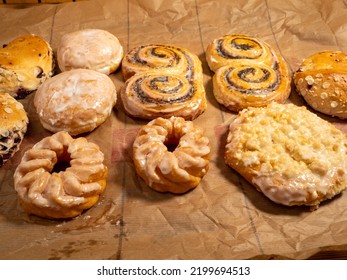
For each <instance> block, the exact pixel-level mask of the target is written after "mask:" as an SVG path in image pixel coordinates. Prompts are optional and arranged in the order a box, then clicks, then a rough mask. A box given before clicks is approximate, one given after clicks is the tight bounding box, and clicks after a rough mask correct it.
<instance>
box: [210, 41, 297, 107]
mask: <svg viewBox="0 0 347 280" xmlns="http://www.w3.org/2000/svg"><path fill="white" fill-rule="evenodd" d="M206 60H207V63H208V65H209V67H210V69H211V70H212V71H213V72H215V74H214V76H213V94H214V96H215V98H216V100H217V101H218V103H220V104H222V105H224V106H225V107H226V108H228V109H229V110H231V111H234V112H238V111H240V110H242V109H244V108H247V107H249V106H252V107H262V106H266V105H267V104H269V103H271V102H273V101H276V102H279V103H283V102H284V101H285V100H286V99H287V98H288V97H289V95H290V91H291V86H290V83H291V76H290V73H289V69H288V67H287V64H286V62H285V61H284V59H283V57H282V56H281V54H280V53H279V52H277V51H276V50H275V49H273V48H272V47H270V46H269V45H268V44H267V43H265V42H263V41H261V40H259V39H257V38H254V37H250V36H247V35H242V34H228V35H225V36H222V37H220V38H217V39H215V40H213V42H211V43H210V44H209V45H208V47H207V49H206Z"/></svg>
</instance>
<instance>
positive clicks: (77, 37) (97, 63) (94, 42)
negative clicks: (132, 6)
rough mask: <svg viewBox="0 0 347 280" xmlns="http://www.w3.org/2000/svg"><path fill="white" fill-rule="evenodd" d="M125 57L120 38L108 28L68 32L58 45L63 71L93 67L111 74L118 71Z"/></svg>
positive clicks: (60, 66) (58, 57) (59, 63)
mask: <svg viewBox="0 0 347 280" xmlns="http://www.w3.org/2000/svg"><path fill="white" fill-rule="evenodd" d="M122 58H123V47H122V45H121V44H120V42H119V40H118V38H117V37H116V36H114V35H113V34H111V33H110V32H108V31H106V30H101V29H83V30H78V31H74V32H71V33H67V34H65V35H63V36H62V37H61V39H60V42H59V45H58V47H57V60H58V65H59V68H60V70H61V71H68V70H71V69H77V68H82V69H91V70H95V71H98V72H101V73H103V74H106V75H109V74H111V73H112V72H114V71H116V70H117V69H118V67H119V65H120V63H121V61H122Z"/></svg>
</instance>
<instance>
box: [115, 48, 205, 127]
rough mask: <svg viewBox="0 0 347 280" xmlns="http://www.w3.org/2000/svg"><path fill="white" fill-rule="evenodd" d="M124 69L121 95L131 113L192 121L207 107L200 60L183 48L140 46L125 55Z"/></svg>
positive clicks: (146, 116)
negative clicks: (124, 80)
mask: <svg viewBox="0 0 347 280" xmlns="http://www.w3.org/2000/svg"><path fill="white" fill-rule="evenodd" d="M122 72H123V76H124V78H125V79H127V81H126V83H125V85H124V87H123V88H122V91H121V95H120V96H121V99H122V102H123V106H124V109H125V111H126V112H127V114H128V115H130V116H133V117H140V118H145V119H154V118H157V117H166V118H167V117H170V116H176V117H183V118H184V119H186V120H193V119H195V118H197V117H198V116H199V115H200V114H202V113H203V112H204V111H205V109H206V106H207V104H206V97H205V89H204V85H203V74H202V67H201V62H200V60H199V58H198V57H197V56H196V55H195V54H192V53H191V52H189V51H188V50H186V49H184V48H178V47H175V46H170V45H154V44H153V45H144V46H138V47H136V48H134V49H132V50H131V51H130V52H129V53H128V54H127V55H126V56H125V57H124V58H123V61H122Z"/></svg>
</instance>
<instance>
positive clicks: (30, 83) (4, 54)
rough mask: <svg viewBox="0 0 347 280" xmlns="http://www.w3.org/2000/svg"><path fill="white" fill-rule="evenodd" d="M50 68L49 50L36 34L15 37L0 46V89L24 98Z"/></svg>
mask: <svg viewBox="0 0 347 280" xmlns="http://www.w3.org/2000/svg"><path fill="white" fill-rule="evenodd" d="M53 72H54V59H53V51H52V49H51V47H50V45H49V44H48V43H47V42H46V41H45V40H43V39H42V38H41V37H39V36H37V35H34V34H30V35H24V36H20V37H17V38H15V39H14V40H13V41H11V42H10V43H8V44H7V45H5V47H4V48H1V49H0V92H4V93H8V94H10V95H11V96H13V97H15V98H18V99H19V98H24V97H25V96H27V95H28V94H29V93H31V92H32V91H34V90H36V89H37V88H38V87H39V85H40V84H42V82H43V81H45V80H46V79H47V78H49V77H51V76H52V75H53Z"/></svg>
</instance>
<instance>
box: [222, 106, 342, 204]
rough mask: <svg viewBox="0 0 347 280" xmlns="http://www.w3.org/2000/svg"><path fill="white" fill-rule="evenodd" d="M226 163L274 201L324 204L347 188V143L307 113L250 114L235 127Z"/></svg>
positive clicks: (276, 109)
mask: <svg viewBox="0 0 347 280" xmlns="http://www.w3.org/2000/svg"><path fill="white" fill-rule="evenodd" d="M225 162H226V163H227V164H228V165H229V166H230V167H232V168H233V169H234V170H236V171H237V172H238V173H239V174H241V175H242V176H243V177H244V178H245V179H246V180H247V181H248V182H250V183H251V184H252V185H254V186H255V187H256V188H257V190H259V191H260V192H262V193H263V194H264V195H265V196H267V197H268V198H269V199H271V200H272V201H274V202H276V203H279V204H283V205H288V206H292V205H308V206H311V207H312V209H315V208H317V207H318V206H319V204H320V203H321V202H322V201H324V200H326V199H330V198H332V197H334V196H335V195H337V194H339V193H341V192H342V191H343V190H345V189H346V188H347V172H346V170H347V138H346V135H345V134H344V133H343V132H341V131H340V130H338V129H337V128H336V127H335V126H333V125H332V124H330V123H329V122H327V121H325V120H323V119H321V118H319V117H318V116H317V115H315V114H313V113H311V112H310V111H308V110H307V109H306V107H304V106H302V107H298V106H295V105H293V104H278V103H276V102H273V103H271V104H270V105H268V106H267V107H263V108H248V109H245V110H243V111H241V112H240V113H239V115H238V116H237V117H236V118H235V119H234V121H233V122H232V123H231V125H230V130H229V135H228V138H227V144H226V148H225Z"/></svg>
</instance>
